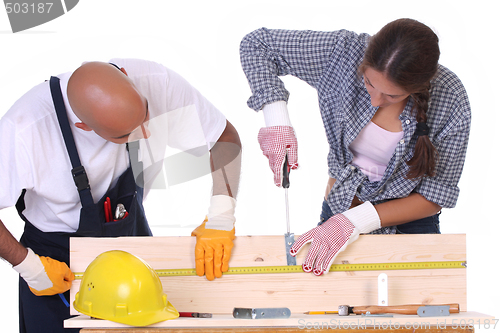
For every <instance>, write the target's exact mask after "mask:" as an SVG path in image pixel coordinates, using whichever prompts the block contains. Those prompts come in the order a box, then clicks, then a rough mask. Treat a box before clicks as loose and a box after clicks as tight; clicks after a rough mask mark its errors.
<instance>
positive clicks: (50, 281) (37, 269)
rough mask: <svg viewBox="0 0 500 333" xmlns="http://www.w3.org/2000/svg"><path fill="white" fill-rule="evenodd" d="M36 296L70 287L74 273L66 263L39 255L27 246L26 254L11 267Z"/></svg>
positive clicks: (57, 292)
mask: <svg viewBox="0 0 500 333" xmlns="http://www.w3.org/2000/svg"><path fill="white" fill-rule="evenodd" d="M13 268H14V270H15V271H16V272H18V273H19V274H20V275H21V277H22V278H23V279H24V280H25V281H26V283H27V284H28V286H29V287H30V290H31V292H33V294H35V295H37V296H45V295H56V294H59V293H63V292H65V291H67V290H69V288H70V287H71V281H73V280H74V279H75V275H74V274H73V272H71V270H70V269H69V267H68V265H66V263H64V262H61V261H57V260H54V259H52V258H49V257H39V256H38V255H36V254H35V253H34V252H33V250H32V249H30V248H28V255H27V256H26V258H25V259H24V260H23V262H21V263H20V264H19V265H17V266H14V267H13Z"/></svg>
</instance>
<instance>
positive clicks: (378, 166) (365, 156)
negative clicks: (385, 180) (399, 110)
mask: <svg viewBox="0 0 500 333" xmlns="http://www.w3.org/2000/svg"><path fill="white" fill-rule="evenodd" d="M403 134H404V133H403V131H401V132H389V131H387V130H385V129H383V128H382V127H380V126H378V125H376V124H375V123H373V122H371V121H370V122H369V123H368V124H367V125H366V126H365V128H363V129H362V130H361V132H359V134H358V136H357V137H356V139H354V141H353V142H352V143H351V145H350V146H349V148H350V149H351V151H352V153H353V154H354V158H353V160H352V164H353V165H356V166H358V167H359V168H360V170H361V171H362V172H363V173H364V174H365V175H367V176H368V179H369V180H370V181H380V180H381V179H382V177H383V175H384V172H385V169H386V168H387V164H388V163H389V161H390V160H391V158H392V155H393V154H394V150H395V149H396V146H397V144H398V142H399V141H400V140H401V139H402V138H403Z"/></svg>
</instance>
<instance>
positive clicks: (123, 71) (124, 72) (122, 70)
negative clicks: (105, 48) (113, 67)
mask: <svg viewBox="0 0 500 333" xmlns="http://www.w3.org/2000/svg"><path fill="white" fill-rule="evenodd" d="M120 71H121V72H122V73H123V74H125V75H127V76H128V74H127V71H126V70H125V68H123V67H121V68H120Z"/></svg>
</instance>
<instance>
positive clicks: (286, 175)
mask: <svg viewBox="0 0 500 333" xmlns="http://www.w3.org/2000/svg"><path fill="white" fill-rule="evenodd" d="M282 186H283V188H284V189H285V206H286V234H285V251H286V264H287V265H289V266H295V265H297V259H296V258H295V257H293V256H292V255H291V254H290V249H291V247H292V245H293V243H294V242H295V235H294V234H293V233H290V210H289V206H288V188H289V187H290V167H289V166H288V149H287V153H286V154H285V162H284V163H283V182H282Z"/></svg>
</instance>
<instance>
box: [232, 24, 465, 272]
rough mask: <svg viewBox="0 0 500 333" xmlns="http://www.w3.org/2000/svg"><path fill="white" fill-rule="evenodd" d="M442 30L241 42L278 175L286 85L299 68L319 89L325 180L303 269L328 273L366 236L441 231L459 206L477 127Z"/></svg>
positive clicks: (308, 34) (289, 145)
mask: <svg viewBox="0 0 500 333" xmlns="http://www.w3.org/2000/svg"><path fill="white" fill-rule="evenodd" d="M439 54H440V51H439V46H438V37H437V36H436V35H435V34H434V32H433V31H432V30H431V29H430V28H428V27H427V26H425V25H424V24H422V23H420V22H418V21H415V20H411V19H400V20H396V21H393V22H391V23H389V24H387V25H386V26H384V27H383V28H382V29H381V30H380V31H379V32H378V33H377V34H376V35H374V36H373V37H371V36H369V35H367V34H359V35H358V34H355V33H353V32H350V31H346V30H340V31H333V32H313V31H287V30H268V29H265V28H262V29H259V30H256V31H254V32H252V33H250V34H248V35H247V36H245V38H244V39H243V41H242V43H241V47H240V55H241V62H242V66H243V70H244V72H245V74H246V76H247V78H248V81H249V84H250V87H251V89H252V93H253V95H252V96H251V97H250V99H249V100H248V105H249V106H250V107H251V108H253V109H254V110H256V111H258V110H261V109H262V111H263V113H264V119H265V122H266V127H264V128H262V129H261V130H260V132H259V143H260V146H261V149H262V150H263V152H264V155H265V156H267V157H268V159H269V165H270V167H271V169H272V170H273V172H274V175H275V176H274V181H275V184H276V185H278V186H279V184H280V182H281V177H282V175H281V170H282V166H283V163H284V158H285V154H287V155H288V161H289V162H288V163H289V167H291V168H292V169H294V168H296V167H297V166H298V162H297V140H296V138H295V134H294V131H293V127H292V125H291V123H290V119H289V117H288V111H287V108H286V101H287V100H288V95H289V94H288V92H287V91H286V89H285V88H284V85H283V82H282V81H281V80H280V79H279V77H278V76H281V75H287V74H291V75H294V76H296V77H298V78H300V79H302V80H304V81H306V82H307V83H309V84H310V85H311V86H313V87H314V88H316V90H317V91H318V99H319V106H320V110H321V116H322V119H323V124H324V126H325V130H326V135H327V140H328V143H329V146H330V151H329V154H328V169H329V176H330V179H329V181H328V186H327V192H326V195H325V202H324V203H323V211H322V214H321V222H320V223H319V226H318V227H316V228H314V229H312V230H310V231H309V232H307V233H305V234H304V235H302V236H301V237H299V238H298V239H297V241H296V242H295V244H294V245H293V247H292V249H291V253H292V255H295V254H297V252H298V251H299V250H300V248H301V247H302V246H303V245H304V244H306V243H308V242H311V241H312V244H311V247H310V249H309V252H308V254H307V256H306V259H305V261H304V263H303V265H302V267H303V269H304V271H306V272H311V271H312V272H313V273H314V274H315V275H321V274H324V273H326V272H328V270H329V269H330V266H331V264H332V262H333V261H334V259H335V257H336V256H337V254H338V253H339V252H340V251H342V250H344V249H345V247H346V246H347V245H348V244H350V243H352V242H353V241H354V240H356V239H357V237H358V235H359V234H360V233H370V232H373V233H439V219H438V214H439V212H440V210H441V208H443V207H445V208H452V207H454V206H455V204H456V201H457V198H458V193H459V189H458V187H457V184H458V181H459V179H460V175H461V173H462V168H463V163H464V160H465V154H466V148H467V143H468V138H469V130H470V106H469V102H468V98H467V94H466V92H465V89H464V87H463V85H462V83H461V82H460V80H459V79H458V78H457V77H456V75H455V74H454V73H453V72H451V71H450V70H448V69H447V68H445V67H444V66H441V65H439V64H438V59H439Z"/></svg>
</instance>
